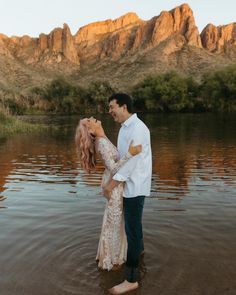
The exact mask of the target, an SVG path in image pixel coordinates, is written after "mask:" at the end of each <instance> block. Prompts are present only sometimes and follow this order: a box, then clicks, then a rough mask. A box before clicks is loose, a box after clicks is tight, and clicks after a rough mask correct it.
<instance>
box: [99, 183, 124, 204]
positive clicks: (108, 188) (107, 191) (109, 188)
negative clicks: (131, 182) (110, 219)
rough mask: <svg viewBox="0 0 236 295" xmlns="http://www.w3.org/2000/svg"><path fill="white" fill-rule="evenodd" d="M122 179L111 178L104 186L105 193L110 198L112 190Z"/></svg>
mask: <svg viewBox="0 0 236 295" xmlns="http://www.w3.org/2000/svg"><path fill="white" fill-rule="evenodd" d="M120 183H122V181H117V180H114V179H112V178H111V179H110V180H109V181H108V183H107V184H106V185H105V186H104V187H103V195H104V196H105V197H106V198H107V199H108V200H110V197H111V192H112V190H113V189H114V188H115V187H117V186H118V185H119V184H120Z"/></svg>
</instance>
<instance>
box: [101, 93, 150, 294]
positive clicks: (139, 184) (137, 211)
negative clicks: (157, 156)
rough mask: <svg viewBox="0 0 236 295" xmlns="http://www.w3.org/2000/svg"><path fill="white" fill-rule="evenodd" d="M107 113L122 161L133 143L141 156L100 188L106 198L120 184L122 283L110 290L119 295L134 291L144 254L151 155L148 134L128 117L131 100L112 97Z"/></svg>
mask: <svg viewBox="0 0 236 295" xmlns="http://www.w3.org/2000/svg"><path fill="white" fill-rule="evenodd" d="M109 113H110V114H111V115H112V117H113V119H114V120H115V121H116V122H118V123H120V124H121V128H120V131H119V135H118V151H119V155H120V157H123V156H124V155H125V154H126V153H127V151H128V148H129V144H130V142H131V141H133V144H134V145H138V144H141V145H142V152H141V153H140V154H138V155H136V156H134V157H133V158H131V159H130V160H129V161H128V162H127V163H126V164H124V166H122V167H121V168H120V169H119V171H118V172H117V173H116V174H115V175H114V176H113V178H112V179H111V180H110V181H109V183H108V184H107V185H106V187H105V188H104V191H103V193H104V195H105V196H106V197H108V198H109V195H110V193H111V191H112V189H113V188H114V187H116V186H117V185H118V184H119V183H120V182H124V183H125V184H124V198H123V204H124V218H125V231H126V235H127V241H128V252H127V261H126V265H125V280H124V281H123V282H122V283H121V284H119V285H117V286H114V287H113V288H111V289H110V290H109V291H110V293H112V294H123V293H126V292H128V291H131V290H134V289H136V288H138V265H139V257H140V254H141V253H142V252H143V251H144V245H143V233H142V213H143V205H144V199H145V196H148V195H150V189H151V174H152V154H151V143H150V132H149V130H148V128H147V126H146V125H145V124H144V123H143V122H142V121H141V120H140V119H139V118H138V117H137V115H136V114H133V113H132V100H131V98H130V96H128V95H127V94H125V93H116V94H114V95H112V96H111V97H110V98H109Z"/></svg>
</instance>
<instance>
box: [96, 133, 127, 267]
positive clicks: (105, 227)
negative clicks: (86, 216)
mask: <svg viewBox="0 0 236 295" xmlns="http://www.w3.org/2000/svg"><path fill="white" fill-rule="evenodd" d="M96 151H97V153H99V155H100V157H101V159H102V161H103V164H104V166H105V171H104V174H103V178H102V186H103V185H104V184H105V183H106V182H107V181H108V180H109V179H110V177H111V176H112V175H114V174H115V173H116V172H117V170H118V169H119V168H120V167H121V166H122V165H123V164H124V163H126V162H127V161H128V160H129V159H130V158H131V157H132V156H131V154H130V153H127V154H126V155H125V156H124V157H123V158H122V159H120V160H118V157H119V154H118V151H117V149H116V147H115V146H114V145H113V144H112V143H111V142H110V141H109V139H107V138H104V137H100V138H98V139H96ZM126 256H127V239H126V234H125V229H124V216H123V184H119V185H118V186H117V187H115V188H114V189H113V191H112V194H111V198H110V200H109V202H108V201H107V203H106V207H105V212H104V216H103V223H102V230H101V235H100V239H99V244H98V251H97V256H96V260H98V267H99V268H101V269H106V270H111V269H112V267H113V266H114V265H121V264H123V263H124V262H125V261H126Z"/></svg>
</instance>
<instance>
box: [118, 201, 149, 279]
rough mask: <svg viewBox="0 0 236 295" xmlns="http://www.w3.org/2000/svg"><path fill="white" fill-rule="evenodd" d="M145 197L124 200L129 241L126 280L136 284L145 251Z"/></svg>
mask: <svg viewBox="0 0 236 295" xmlns="http://www.w3.org/2000/svg"><path fill="white" fill-rule="evenodd" d="M144 199H145V196H137V197H134V198H124V199H123V200H124V202H123V204H124V217H125V232H126V235H127V241H128V252H127V261H126V266H125V279H126V280H127V281H128V282H130V283H134V282H137V281H138V266H139V257H140V253H141V252H142V251H143V250H144V244H143V229H142V215H143V205H144Z"/></svg>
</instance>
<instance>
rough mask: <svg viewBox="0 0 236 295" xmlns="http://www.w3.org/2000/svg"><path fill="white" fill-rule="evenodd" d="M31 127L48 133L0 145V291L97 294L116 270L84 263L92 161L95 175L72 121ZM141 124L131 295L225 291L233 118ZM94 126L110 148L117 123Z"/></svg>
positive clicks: (95, 187) (89, 257)
mask: <svg viewBox="0 0 236 295" xmlns="http://www.w3.org/2000/svg"><path fill="white" fill-rule="evenodd" d="M31 120H33V121H34V120H39V121H42V122H43V123H44V122H47V123H48V124H49V125H52V124H53V125H57V126H58V129H57V130H56V131H55V130H52V131H51V132H49V133H48V134H44V135H33V134H31V135H18V136H15V137H12V138H9V139H8V140H5V141H0V165H1V167H0V168H1V169H0V208H1V209H4V210H0V226H1V230H0V251H1V253H4V254H3V255H1V256H0V265H1V276H0V284H1V292H2V293H3V294H4V295H15V294H16V295H18V294H26V295H28V294H34V295H38V294H40V295H48V294H50V295H53V294H57V295H60V294H61V295H62V294H82V295H83V294H86V295H87V294H98V295H99V294H104V292H105V294H106V291H105V290H106V289H107V288H109V287H111V286H112V285H114V284H115V283H117V282H119V281H120V280H121V279H122V271H118V272H116V273H111V272H109V273H107V272H103V271H98V270H97V268H96V263H95V261H94V258H95V253H96V250H97V243H98V238H99V233H100V226H101V222H102V216H103V208H104V205H105V200H104V198H102V196H101V190H100V182H101V176H102V172H103V167H102V164H101V162H99V163H98V167H97V171H96V173H91V174H88V173H84V172H83V171H82V170H81V169H80V165H79V163H78V159H77V155H76V151H75V146H74V139H73V136H74V131H75V127H76V124H77V122H78V118H76V117H70V118H66V117H61V118H60V117H50V118H49V117H42V118H38V117H37V118H35V117H33V118H31ZM143 120H144V121H145V122H146V123H147V125H148V126H150V130H151V135H152V147H153V180H152V194H151V196H150V197H149V198H147V199H146V205H145V212H144V234H145V242H146V256H145V264H146V268H147V271H146V268H145V271H144V270H143V273H142V277H143V279H142V288H141V289H140V290H139V291H138V292H139V294H142V293H143V294H149V295H152V294H156V293H160V294H165V295H166V294H167V295H168V294H170V295H173V294H187V293H189V294H204V292H205V290H208V294H233V293H230V292H231V290H235V286H234V280H233V279H232V277H233V274H234V270H235V262H234V261H236V257H235V247H236V233H235V226H236V221H235V209H236V208H235V207H236V206H235V195H236V138H235V134H236V132H235V126H236V124H235V119H234V118H233V117H230V116H227V118H225V117H219V116H215V115H206V114H204V115H189V114H183V115H159V114H158V115H145V116H143ZM102 121H103V124H104V128H105V130H106V131H107V134H108V137H109V138H110V139H111V140H112V141H113V142H114V143H116V137H117V133H118V129H119V126H118V125H116V124H115V123H114V122H113V121H112V119H111V118H110V117H108V116H103V117H102ZM1 197H2V200H1ZM189 265H194V266H195V267H194V268H192V267H191V269H189ZM214 270H216V271H214ZM225 273H228V274H229V275H228V276H227V277H224V279H222V276H223V275H224V274H225ZM206 277H207V279H206ZM176 290H177V291H176ZM226 290H228V291H226ZM176 292H177V293H176Z"/></svg>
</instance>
